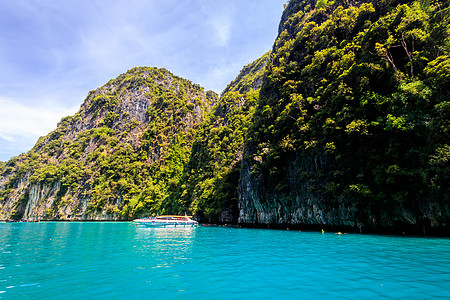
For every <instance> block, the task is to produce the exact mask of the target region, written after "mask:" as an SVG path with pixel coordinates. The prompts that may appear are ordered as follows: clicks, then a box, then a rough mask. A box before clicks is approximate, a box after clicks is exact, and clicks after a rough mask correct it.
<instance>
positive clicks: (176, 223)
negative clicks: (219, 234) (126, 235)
mask: <svg viewBox="0 0 450 300" xmlns="http://www.w3.org/2000/svg"><path fill="white" fill-rule="evenodd" d="M133 222H134V223H136V224H138V225H143V226H147V227H194V226H198V222H197V221H195V220H192V219H191V218H190V217H188V216H158V217H153V218H142V219H136V220H133Z"/></svg>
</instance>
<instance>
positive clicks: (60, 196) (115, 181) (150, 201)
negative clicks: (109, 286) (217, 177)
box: [0, 68, 217, 220]
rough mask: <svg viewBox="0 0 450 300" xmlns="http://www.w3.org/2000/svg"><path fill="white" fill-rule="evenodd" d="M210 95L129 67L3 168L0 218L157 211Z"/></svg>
mask: <svg viewBox="0 0 450 300" xmlns="http://www.w3.org/2000/svg"><path fill="white" fill-rule="evenodd" d="M215 101H217V95H216V94H214V93H213V92H205V91H204V90H203V88H201V87H200V86H199V85H196V84H193V83H191V82H190V81H188V80H185V79H182V78H180V77H177V76H175V75H173V74H171V73H170V72H168V71H167V70H164V69H157V68H134V69H132V70H130V71H128V72H127V73H124V74H122V75H120V76H119V77H118V78H116V79H114V80H111V81H110V82H108V83H107V84H106V85H104V86H103V87H101V88H99V89H97V90H95V91H92V92H90V93H89V95H88V97H87V98H86V100H85V101H84V103H83V104H82V105H81V108H80V110H79V112H78V113H77V114H76V115H74V116H71V117H66V118H63V119H62V120H61V122H60V123H59V124H58V127H57V129H56V130H55V131H53V132H51V133H50V134H48V135H47V136H45V137H42V138H40V139H39V141H38V142H37V143H36V145H35V146H34V148H33V149H32V150H31V151H29V152H28V153H26V154H22V155H20V156H19V157H17V158H14V159H12V160H10V161H9V162H7V163H5V166H4V168H3V172H2V174H1V176H0V219H7V218H12V219H22V218H23V219H50V220H71V219H82V220H113V219H128V218H130V217H131V216H134V215H139V214H142V213H152V212H158V211H160V210H161V204H162V202H163V200H164V198H165V197H166V196H167V195H166V193H167V190H168V189H169V188H170V187H171V186H172V185H176V184H177V181H178V180H179V176H180V174H181V171H182V169H183V167H184V164H185V161H186V160H187V158H188V157H189V153H190V149H191V146H192V134H193V129H194V127H195V126H196V125H197V124H199V123H200V122H201V121H203V119H204V117H205V115H206V114H207V113H209V111H210V109H211V106H212V105H213V104H214V103H215Z"/></svg>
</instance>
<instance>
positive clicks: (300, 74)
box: [239, 0, 450, 234]
mask: <svg viewBox="0 0 450 300" xmlns="http://www.w3.org/2000/svg"><path fill="white" fill-rule="evenodd" d="M449 33H450V27H449V8H448V3H446V2H445V3H444V2H441V1H436V2H433V3H431V2H427V1H425V2H424V1H306V0H305V1H300V0H291V1H290V2H289V5H288V6H287V8H286V10H285V12H284V14H283V17H282V22H281V24H280V27H279V36H278V38H277V40H276V42H275V44H274V49H273V54H272V56H271V59H270V63H269V65H268V73H267V77H266V79H265V80H264V82H263V85H262V88H261V93H260V95H259V103H258V107H257V109H256V111H255V114H254V119H253V122H252V123H253V124H252V126H251V127H250V129H249V131H248V134H247V138H246V143H245V151H244V159H243V162H242V171H241V180H240V190H239V222H240V223H242V224H248V225H258V226H289V227H292V226H298V227H303V228H305V227H314V228H321V227H322V228H323V227H337V228H347V230H355V231H362V232H374V231H376V232H402V231H408V232H412V231H413V232H416V233H423V232H425V233H427V232H435V233H445V234H449V233H450V232H449V227H448V225H449V222H450V188H449V185H448V184H447V183H448V182H449V179H450V176H449V175H450V165H449V163H448V161H449V160H448V157H449V155H450V151H449V149H450V148H449V146H448V141H449V135H448V133H449V132H450V131H449V128H450V127H449V123H448V116H449V114H448V112H449V111H448V99H449V96H450V95H449V87H450V81H449V78H450V68H449V62H450V59H449V58H450V57H449V54H450V53H449V51H450V38H449Z"/></svg>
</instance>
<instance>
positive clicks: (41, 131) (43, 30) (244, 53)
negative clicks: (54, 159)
mask: <svg viewBox="0 0 450 300" xmlns="http://www.w3.org/2000/svg"><path fill="white" fill-rule="evenodd" d="M286 2H287V0H181V1H180V0H64V1H55V0H13V1H0V14H1V18H0V160H2V161H6V160H8V159H9V158H10V157H12V156H15V155H19V154H20V153H22V152H26V151H28V150H30V149H31V147H32V146H33V145H34V144H35V142H36V141H37V139H38V137H39V136H42V135H46V134H47V133H49V132H50V131H52V130H53V129H55V128H56V124H57V122H58V121H59V120H60V119H61V118H62V117H64V116H68V115H73V114H74V113H76V112H77V111H78V109H79V107H80V105H81V104H82V103H83V101H84V99H85V97H86V96H87V94H88V92H89V91H90V90H94V89H96V88H98V87H100V86H102V85H103V84H105V83H106V82H108V81H109V80H110V79H112V78H116V77H117V76H118V75H120V74H121V73H124V72H126V71H127V70H129V69H131V68H133V67H138V66H151V67H160V68H166V69H168V70H169V71H171V72H172V73H174V74H175V75H178V76H181V77H183V78H186V79H189V80H191V81H193V82H195V83H198V84H200V85H201V86H203V87H205V88H206V89H211V90H214V91H216V92H217V93H220V92H221V91H222V90H223V89H224V88H225V86H226V85H227V84H228V83H229V82H230V81H232V80H233V79H234V78H235V77H236V76H237V75H238V73H239V71H240V70H241V69H242V67H243V66H245V65H247V64H248V63H250V62H252V61H253V60H255V59H257V58H259V57H260V56H262V55H263V54H264V53H265V52H267V51H269V50H270V49H271V48H272V45H273V42H274V40H275V37H276V35H277V30H278V23H279V21H280V18H281V14H282V11H283V4H284V3H286Z"/></svg>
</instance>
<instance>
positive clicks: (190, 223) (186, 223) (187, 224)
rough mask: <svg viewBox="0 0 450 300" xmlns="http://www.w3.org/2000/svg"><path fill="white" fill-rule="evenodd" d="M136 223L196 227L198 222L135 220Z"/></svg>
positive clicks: (148, 225) (147, 225)
mask: <svg viewBox="0 0 450 300" xmlns="http://www.w3.org/2000/svg"><path fill="white" fill-rule="evenodd" d="M134 223H135V224H137V225H141V226H145V227H154V228H161V227H195V226H197V223H194V222H189V223H188V222H152V221H134Z"/></svg>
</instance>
